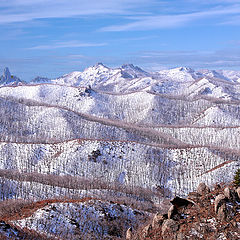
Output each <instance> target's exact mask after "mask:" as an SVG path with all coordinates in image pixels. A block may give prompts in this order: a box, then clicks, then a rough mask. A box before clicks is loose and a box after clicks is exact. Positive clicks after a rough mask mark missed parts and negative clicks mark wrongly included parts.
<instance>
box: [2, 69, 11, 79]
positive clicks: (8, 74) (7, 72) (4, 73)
mask: <svg viewBox="0 0 240 240" xmlns="http://www.w3.org/2000/svg"><path fill="white" fill-rule="evenodd" d="M3 78H4V79H6V80H8V79H10V78H11V73H10V71H9V68H8V67H6V68H4V70H3Z"/></svg>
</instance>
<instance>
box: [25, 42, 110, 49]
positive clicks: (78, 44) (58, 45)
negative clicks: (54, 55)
mask: <svg viewBox="0 0 240 240" xmlns="http://www.w3.org/2000/svg"><path fill="white" fill-rule="evenodd" d="M105 45H107V44H106V43H86V42H85V43H84V42H79V41H67V42H55V43H51V44H46V45H38V46H34V47H30V48H28V49H29V50H44V49H57V48H80V47H101V46H105Z"/></svg>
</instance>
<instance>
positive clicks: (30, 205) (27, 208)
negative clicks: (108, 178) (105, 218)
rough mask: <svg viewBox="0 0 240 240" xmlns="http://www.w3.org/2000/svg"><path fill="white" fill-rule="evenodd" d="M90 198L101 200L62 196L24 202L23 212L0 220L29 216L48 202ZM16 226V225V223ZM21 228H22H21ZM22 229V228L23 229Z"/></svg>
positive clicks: (77, 200)
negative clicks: (60, 197)
mask: <svg viewBox="0 0 240 240" xmlns="http://www.w3.org/2000/svg"><path fill="white" fill-rule="evenodd" d="M90 200H101V199H97V198H91V197H85V198H79V199H68V198H62V199H56V198H55V199H44V200H40V201H31V202H26V203H25V204H24V203H23V207H22V209H20V211H21V212H17V213H16V214H15V215H12V216H11V215H9V216H4V217H1V218H0V220H2V221H13V220H20V219H24V218H27V217H30V216H31V215H32V214H33V213H34V212H36V211H37V210H39V209H41V208H44V207H46V206H47V205H48V204H53V203H83V202H87V201H90ZM14 227H15V225H14ZM20 229H21V228H20ZM21 230H22V229H21Z"/></svg>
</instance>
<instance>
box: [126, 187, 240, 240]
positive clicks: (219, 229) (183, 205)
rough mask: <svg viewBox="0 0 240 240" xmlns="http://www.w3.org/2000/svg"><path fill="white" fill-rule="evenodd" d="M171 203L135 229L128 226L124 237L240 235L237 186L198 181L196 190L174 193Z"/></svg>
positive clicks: (178, 239)
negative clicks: (177, 195)
mask: <svg viewBox="0 0 240 240" xmlns="http://www.w3.org/2000/svg"><path fill="white" fill-rule="evenodd" d="M171 204H172V206H171V207H170V208H169V210H168V212H166V213H165V214H163V213H160V212H159V213H157V214H156V215H155V216H154V217H153V218H152V219H151V220H150V221H149V224H148V225H146V226H145V227H142V228H141V229H138V231H137V232H136V229H135V232H134V230H133V229H131V228H130V229H128V231H127V233H126V239H127V240H131V239H132V240H137V239H139V240H143V239H146V240H147V239H148V240H150V239H151V240H153V239H155V240H160V239H169V240H173V239H176V240H185V239H191V240H192V239H196V240H197V239H209V240H210V239H211V240H217V239H218V240H224V239H226V240H227V239H234V240H237V239H240V187H237V188H236V187H234V186H233V185H225V184H216V185H215V186H214V188H213V190H212V191H210V189H209V187H208V186H206V185H205V184H204V183H201V184H200V185H199V186H198V188H197V191H196V192H191V193H189V194H188V197H187V198H179V197H175V198H174V199H173V200H171Z"/></svg>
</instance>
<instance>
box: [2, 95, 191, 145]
mask: <svg viewBox="0 0 240 240" xmlns="http://www.w3.org/2000/svg"><path fill="white" fill-rule="evenodd" d="M0 99H4V100H10V101H13V102H18V103H20V104H23V105H26V106H41V107H47V108H57V109H61V110H64V111H68V112H72V113H74V114H76V115H78V116H80V117H82V118H84V119H85V120H88V121H91V122H98V123H100V124H103V125H106V126H114V127H118V128H122V129H124V130H128V131H135V132H136V133H137V134H139V135H140V136H143V137H146V138H149V139H150V140H154V141H158V140H159V138H162V139H164V140H165V141H166V142H167V143H168V144H169V143H170V144H173V145H179V146H187V144H185V143H183V142H182V141H180V140H178V139H176V138H174V137H172V136H170V135H168V134H165V133H162V132H159V131H157V130H154V129H145V128H142V127H139V126H136V125H133V124H131V123H127V122H124V121H121V120H117V121H116V120H112V119H106V118H101V117H96V116H93V115H89V114H85V113H81V112H78V111H75V110H72V109H70V108H68V107H63V106H59V105H52V104H47V103H41V102H38V101H34V100H30V99H25V98H22V99H21V98H14V97H7V98H3V97H0Z"/></svg>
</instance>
